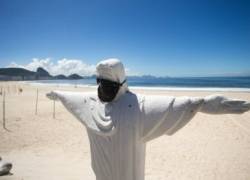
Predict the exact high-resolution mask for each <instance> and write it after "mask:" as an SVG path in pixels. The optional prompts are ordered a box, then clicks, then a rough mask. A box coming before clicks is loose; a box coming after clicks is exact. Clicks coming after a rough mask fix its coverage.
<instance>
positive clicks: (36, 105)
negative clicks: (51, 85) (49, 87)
mask: <svg viewBox="0 0 250 180" xmlns="http://www.w3.org/2000/svg"><path fill="white" fill-rule="evenodd" d="M37 105H38V89H37V90H36V112H35V114H36V115H37Z"/></svg>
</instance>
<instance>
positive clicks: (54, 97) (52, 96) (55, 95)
mask: <svg viewBox="0 0 250 180" xmlns="http://www.w3.org/2000/svg"><path fill="white" fill-rule="evenodd" d="M46 96H47V98H49V99H50V100H54V101H56V100H58V96H57V94H56V93H55V92H54V91H51V92H50V93H47V94H46Z"/></svg>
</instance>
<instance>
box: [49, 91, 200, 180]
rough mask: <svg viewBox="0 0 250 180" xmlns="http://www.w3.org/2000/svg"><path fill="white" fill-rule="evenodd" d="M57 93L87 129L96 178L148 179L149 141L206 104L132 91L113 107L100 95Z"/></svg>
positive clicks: (178, 125) (184, 121)
mask: <svg viewBox="0 0 250 180" xmlns="http://www.w3.org/2000/svg"><path fill="white" fill-rule="evenodd" d="M54 94H55V95H56V96H57V98H58V99H59V100H60V101H61V102H62V103H63V104H64V106H65V107H66V108H67V109H68V110H69V111H70V112H71V113H72V114H73V115H74V116H75V117H76V118H77V119H78V120H79V121H80V122H81V123H83V124H84V125H85V126H86V128H87V132H88V136H89V140H90V149H91V159H92V168H93V170H94V172H95V174H96V179H97V180H144V166H145V148H146V143H147V142H148V141H150V140H152V139H155V138H157V137H159V136H161V135H164V134H167V135H172V134H174V133H175V132H177V131H178V130H179V129H180V128H182V127H183V126H184V125H185V124H187V123H188V122H189V121H190V120H191V119H192V117H193V116H194V115H195V114H196V112H197V111H198V110H199V108H200V107H201V105H202V103H203V99H202V98H191V97H178V98H175V97H166V96H144V95H136V94H133V93H131V92H126V93H125V94H124V95H123V96H121V97H120V98H119V99H118V100H117V101H115V102H111V103H102V102H100V101H99V99H98V97H97V94H96V93H73V92H60V91H55V92H54Z"/></svg>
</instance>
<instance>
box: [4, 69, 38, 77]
mask: <svg viewBox="0 0 250 180" xmlns="http://www.w3.org/2000/svg"><path fill="white" fill-rule="evenodd" d="M0 75H4V76H34V75H35V72H33V71H29V70H27V69H22V68H0Z"/></svg>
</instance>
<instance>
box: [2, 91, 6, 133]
mask: <svg viewBox="0 0 250 180" xmlns="http://www.w3.org/2000/svg"><path fill="white" fill-rule="evenodd" d="M3 128H4V129H6V122H5V92H3Z"/></svg>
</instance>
